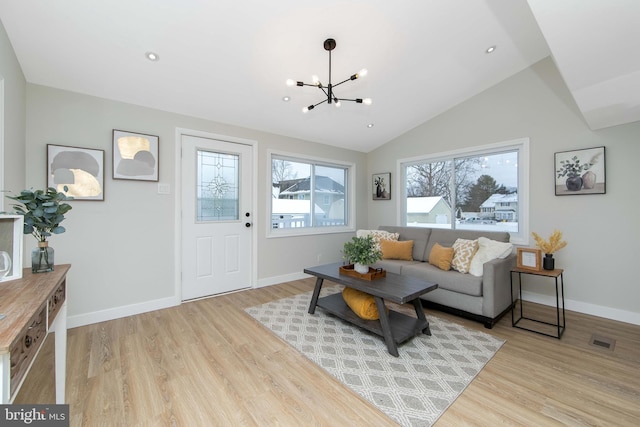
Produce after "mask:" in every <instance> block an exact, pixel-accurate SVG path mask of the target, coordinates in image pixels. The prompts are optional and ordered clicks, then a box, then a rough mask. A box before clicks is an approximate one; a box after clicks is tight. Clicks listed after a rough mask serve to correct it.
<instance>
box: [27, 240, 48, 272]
mask: <svg viewBox="0 0 640 427" xmlns="http://www.w3.org/2000/svg"><path fill="white" fill-rule="evenodd" d="M53 254H54V252H53V248H52V247H51V246H49V242H38V247H37V248H33V250H32V251H31V271H32V272H34V273H47V272H49V271H53Z"/></svg>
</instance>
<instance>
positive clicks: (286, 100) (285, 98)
mask: <svg viewBox="0 0 640 427" xmlns="http://www.w3.org/2000/svg"><path fill="white" fill-rule="evenodd" d="M282 100H283V101H284V102H289V101H291V97H290V96H283V97H282Z"/></svg>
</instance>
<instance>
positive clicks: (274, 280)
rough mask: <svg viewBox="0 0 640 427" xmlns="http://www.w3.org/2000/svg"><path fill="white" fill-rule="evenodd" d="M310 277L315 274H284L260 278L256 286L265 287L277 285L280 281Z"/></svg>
mask: <svg viewBox="0 0 640 427" xmlns="http://www.w3.org/2000/svg"><path fill="white" fill-rule="evenodd" d="M309 277H313V276H311V275H309V274H306V273H303V272H297V273H291V274H284V275H282V276H273V277H266V278H264V279H259V280H258V284H257V285H256V288H264V287H266V286H271V285H277V284H280V283H285V282H293V281H294V280H302V279H308V278H309Z"/></svg>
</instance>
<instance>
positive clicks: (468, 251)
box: [451, 239, 478, 273]
mask: <svg viewBox="0 0 640 427" xmlns="http://www.w3.org/2000/svg"><path fill="white" fill-rule="evenodd" d="M477 251H478V241H477V240H467V239H457V240H456V241H455V242H454V244H453V260H452V261H451V268H453V269H454V270H458V271H459V272H460V273H468V272H469V266H470V265H471V260H472V259H473V256H474V255H475V254H476V252H477Z"/></svg>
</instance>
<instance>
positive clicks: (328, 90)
mask: <svg viewBox="0 0 640 427" xmlns="http://www.w3.org/2000/svg"><path fill="white" fill-rule="evenodd" d="M335 48H336V41H335V40H334V39H326V40H325V41H324V50H326V51H328V52H329V83H328V84H327V85H326V86H325V85H324V84H322V82H320V79H319V78H318V76H313V77H312V79H313V83H304V82H301V81H294V80H292V79H289V80H287V86H313V87H317V88H318V89H320V90H321V91H322V92H324V94H325V95H326V97H327V99H323V100H322V101H320V102H318V103H317V104H313V105H309V106H308V107H304V108H303V109H302V112H303V113H307V112H308V111H309V110H313V109H314V108H316V107H317V106H318V105H320V104H324V103H325V102H326V103H327V104H334V105H335V106H336V107H340V105H341V101H352V102H355V103H357V104H366V105H371V98H364V99H362V98H355V99H347V98H338V97H337V96H336V94H335V93H334V92H333V90H334V89H335V88H336V87H337V86H340V85H341V84H342V83H346V82H348V81H351V80H355V79H357V78H360V77H364V76H365V75H366V74H367V70H366V69H362V70H360V71H359V72H358V73H356V74H353V75H352V76H351V77H349V78H347V79H344V80H343V81H341V82H340V83H336V84H332V83H331V51H332V50H333V49H335Z"/></svg>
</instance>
